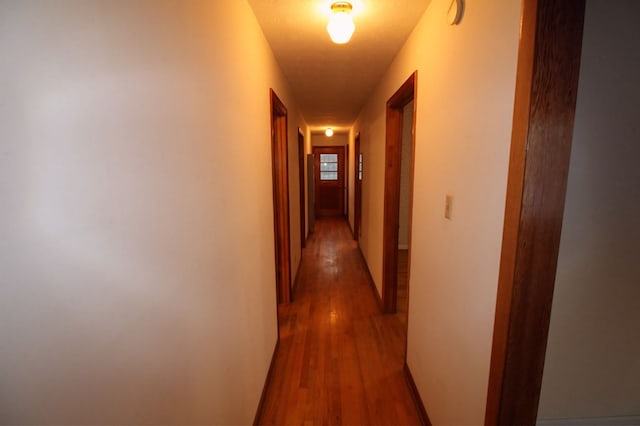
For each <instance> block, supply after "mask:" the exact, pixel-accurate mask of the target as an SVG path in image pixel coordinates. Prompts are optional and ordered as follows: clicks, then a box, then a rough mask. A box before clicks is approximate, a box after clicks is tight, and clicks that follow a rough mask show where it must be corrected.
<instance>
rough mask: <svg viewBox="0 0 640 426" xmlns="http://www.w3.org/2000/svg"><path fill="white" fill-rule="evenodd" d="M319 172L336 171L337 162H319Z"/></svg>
mask: <svg viewBox="0 0 640 426" xmlns="http://www.w3.org/2000/svg"><path fill="white" fill-rule="evenodd" d="M320 171H321V172H337V171H338V163H320Z"/></svg>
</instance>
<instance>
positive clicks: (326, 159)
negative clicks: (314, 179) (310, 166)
mask: <svg viewBox="0 0 640 426" xmlns="http://www.w3.org/2000/svg"><path fill="white" fill-rule="evenodd" d="M320 162H321V163H337V162H338V154H320Z"/></svg>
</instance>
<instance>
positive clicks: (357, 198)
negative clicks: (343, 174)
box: [353, 133, 363, 240]
mask: <svg viewBox="0 0 640 426" xmlns="http://www.w3.org/2000/svg"><path fill="white" fill-rule="evenodd" d="M354 148H355V149H354V150H355V153H356V159H355V167H354V179H353V181H354V194H353V239H354V240H359V239H360V223H361V221H362V169H363V161H362V152H360V133H358V135H357V136H356V139H355V146H354Z"/></svg>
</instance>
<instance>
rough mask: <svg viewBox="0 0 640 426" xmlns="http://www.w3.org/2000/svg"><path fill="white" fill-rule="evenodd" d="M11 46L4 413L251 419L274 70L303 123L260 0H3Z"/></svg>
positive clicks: (3, 104)
mask: <svg viewBox="0 0 640 426" xmlns="http://www.w3.org/2000/svg"><path fill="white" fill-rule="evenodd" d="M0 51H1V52H2V55H0V203H1V208H0V354H1V356H0V423H5V424H16V423H39V424H44V423H46V424H66V423H76V424H97V423H99V424H117V423H120V424H196V423H197V424H234V423H235V424H238V423H240V424H247V423H250V422H251V421H252V420H253V416H254V414H255V411H256V408H257V404H258V400H259V396H260V393H261V391H262V386H263V384H264V379H265V376H266V372H267V369H268V365H269V362H270V359H271V355H272V352H273V349H274V344H275V341H276V333H277V325H276V304H275V300H276V298H275V272H274V243H273V217H272V186H271V148H270V140H269V139H270V138H269V135H270V122H269V120H270V118H269V87H274V88H275V90H276V91H277V93H278V95H279V96H280V97H281V99H282V100H283V101H284V103H285V104H286V106H287V108H288V110H289V127H290V129H289V138H290V143H291V144H292V147H291V149H290V155H291V156H292V158H296V157H297V154H295V153H296V149H295V144H296V142H297V139H296V136H295V135H296V134H297V127H298V126H301V127H303V128H304V129H305V131H306V128H305V126H304V123H303V122H302V120H301V119H300V118H299V116H298V114H297V112H296V108H295V105H294V104H293V101H292V99H291V96H290V95H289V90H288V88H287V85H286V83H285V81H284V79H283V77H282V75H281V73H280V71H279V69H278V67H277V64H276V63H275V60H274V58H273V56H272V53H271V51H270V49H269V47H268V45H267V43H266V41H265V39H264V37H263V35H262V32H261V30H260V28H259V27H258V25H257V22H256V20H255V17H254V15H253V13H252V11H251V9H250V8H249V6H248V5H247V4H246V3H245V2H237V1H232V2H217V1H204V0H203V1H196V0H192V1H189V2H178V1H160V0H141V1H136V2H129V1H123V0H122V1H121V0H113V1H108V2H105V1H90V0H77V1H73V0H59V1H56V2H51V1H48V0H40V1H36V0H33V1H29V2H22V1H3V2H0ZM248 53H250V54H248ZM296 164H297V162H296V161H293V160H291V158H290V165H291V166H292V171H291V176H290V178H291V179H292V183H293V180H294V179H296V181H297V166H296ZM290 189H291V192H292V194H296V193H297V192H295V191H296V190H297V187H295V185H293V184H292V185H291V188H290ZM291 205H292V214H291V217H292V226H291V231H292V238H291V239H292V249H293V271H294V272H295V268H296V267H297V259H299V257H300V253H299V236H298V233H299V231H298V229H299V227H296V224H295V223H293V220H295V218H296V217H297V216H298V214H297V211H298V210H297V203H291ZM296 244H297V246H296Z"/></svg>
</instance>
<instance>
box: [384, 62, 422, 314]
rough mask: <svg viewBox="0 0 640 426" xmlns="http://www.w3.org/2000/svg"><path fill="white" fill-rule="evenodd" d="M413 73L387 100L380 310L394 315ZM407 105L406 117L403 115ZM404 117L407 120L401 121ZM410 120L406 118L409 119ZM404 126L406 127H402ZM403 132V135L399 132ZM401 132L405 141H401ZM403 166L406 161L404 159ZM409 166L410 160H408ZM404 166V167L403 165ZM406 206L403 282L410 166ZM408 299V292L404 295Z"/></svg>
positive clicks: (408, 176) (412, 112)
mask: <svg viewBox="0 0 640 426" xmlns="http://www.w3.org/2000/svg"><path fill="white" fill-rule="evenodd" d="M416 83H417V71H416V72H414V73H413V74H412V75H411V76H410V77H409V78H408V79H407V81H405V82H404V83H403V84H402V86H400V88H399V89H398V90H397V91H396V93H395V94H394V95H393V96H392V97H391V98H390V99H389V101H387V119H386V122H387V135H386V153H385V165H386V173H385V183H384V219H383V231H382V235H383V244H382V310H383V312H384V313H388V314H394V313H396V312H397V311H398V246H399V243H400V225H401V224H400V205H401V197H402V195H404V194H401V192H403V191H402V183H403V182H402V175H403V173H402V160H403V158H402V154H403V149H402V147H403V144H404V145H406V144H409V147H406V148H407V152H408V153H409V157H408V158H409V159H411V158H412V157H413V155H412V154H411V153H413V152H414V146H415V138H414V135H415V110H416V103H415V93H416ZM407 106H409V109H410V114H409V113H408V112H407ZM405 116H406V117H407V118H408V120H407V121H406V122H405ZM409 117H410V118H409ZM405 125H406V126H405ZM405 128H406V131H404V132H403V129H405ZM403 133H407V134H406V135H405V137H406V140H403V139H405V138H403ZM405 163H406V160H405ZM411 163H413V161H411ZM405 165H406V164H405ZM405 180H406V183H405V186H406V188H405V193H406V194H407V195H406V196H407V197H408V199H407V200H405V202H404V203H403V204H404V205H406V212H405V218H403V220H405V219H406V223H404V224H403V225H404V227H405V228H406V229H405V230H403V231H404V234H405V235H403V238H404V239H405V242H404V246H406V250H407V252H406V256H407V263H406V280H407V283H408V279H409V274H410V263H409V262H410V259H411V211H412V207H413V206H412V204H413V196H412V194H413V164H411V166H410V167H408V170H406V172H405ZM406 295H407V297H408V289H407V293H406Z"/></svg>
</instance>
